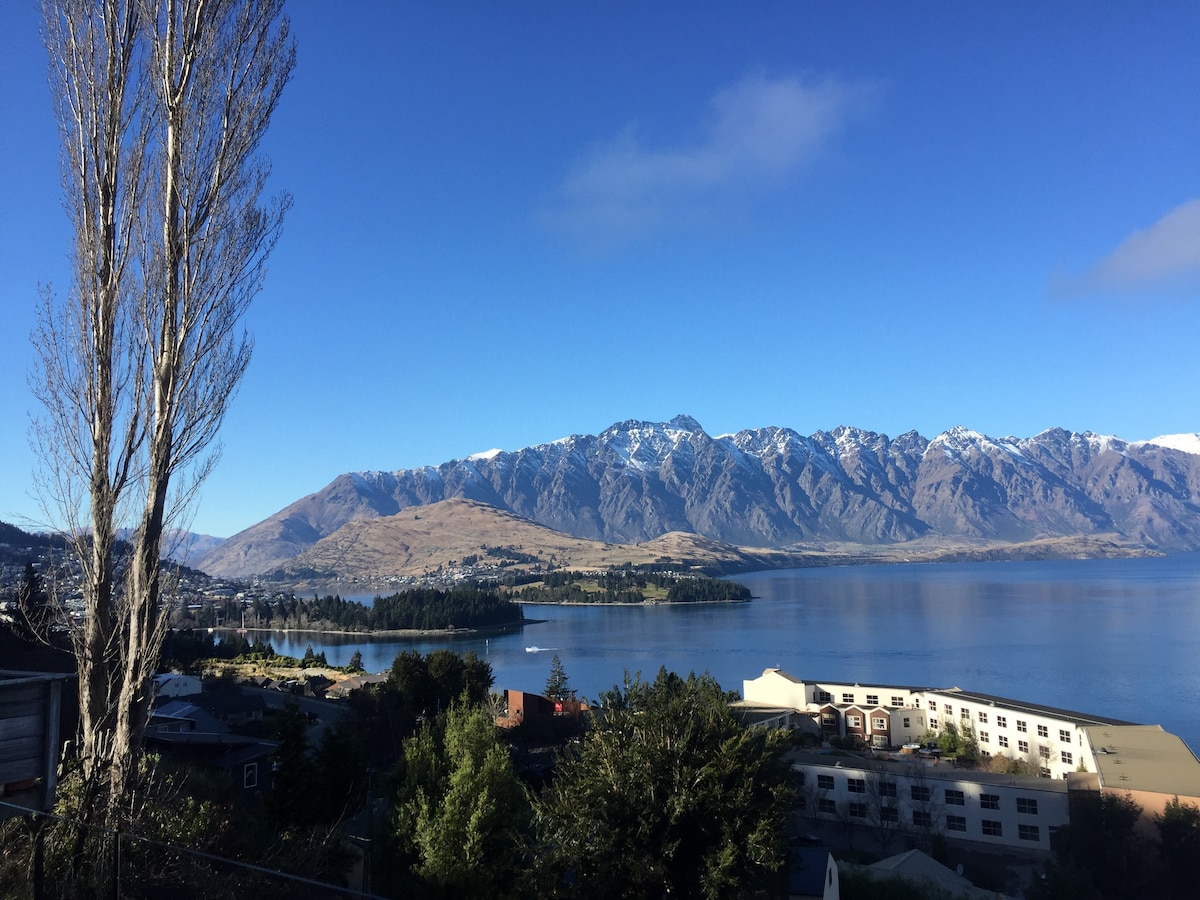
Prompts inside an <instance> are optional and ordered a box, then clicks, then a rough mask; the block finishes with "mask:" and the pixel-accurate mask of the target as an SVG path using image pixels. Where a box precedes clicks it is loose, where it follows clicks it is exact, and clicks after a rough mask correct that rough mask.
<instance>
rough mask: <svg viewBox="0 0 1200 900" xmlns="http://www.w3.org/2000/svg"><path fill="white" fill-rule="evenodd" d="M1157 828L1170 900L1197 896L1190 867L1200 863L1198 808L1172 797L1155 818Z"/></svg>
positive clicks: (1197, 890)
mask: <svg viewBox="0 0 1200 900" xmlns="http://www.w3.org/2000/svg"><path fill="white" fill-rule="evenodd" d="M1154 824H1155V825H1156V826H1157V828H1158V851H1159V856H1160V857H1161V859H1162V863H1163V868H1164V869H1165V870H1166V872H1165V874H1166V879H1167V885H1168V890H1169V892H1170V893H1169V896H1171V897H1197V896H1200V885H1198V884H1197V882H1196V874H1195V873H1194V872H1193V871H1192V866H1193V865H1195V863H1196V861H1197V860H1200V808H1198V807H1197V806H1196V805H1195V804H1193V803H1180V802H1179V798H1178V797H1175V798H1173V799H1172V800H1171V801H1170V802H1169V803H1168V804H1167V806H1166V808H1165V809H1164V810H1163V811H1162V812H1161V813H1158V814H1156V815H1155V816H1154Z"/></svg>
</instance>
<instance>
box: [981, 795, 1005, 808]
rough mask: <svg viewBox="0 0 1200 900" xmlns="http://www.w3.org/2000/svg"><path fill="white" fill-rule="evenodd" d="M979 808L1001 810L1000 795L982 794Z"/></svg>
mask: <svg viewBox="0 0 1200 900" xmlns="http://www.w3.org/2000/svg"><path fill="white" fill-rule="evenodd" d="M979 806H980V808H981V809H999V808H1000V795H999V794H980V795H979Z"/></svg>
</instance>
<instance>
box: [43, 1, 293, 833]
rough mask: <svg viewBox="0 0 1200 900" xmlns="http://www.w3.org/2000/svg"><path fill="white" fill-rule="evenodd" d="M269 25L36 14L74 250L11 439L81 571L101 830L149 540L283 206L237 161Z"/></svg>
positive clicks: (270, 56) (120, 13)
mask: <svg viewBox="0 0 1200 900" xmlns="http://www.w3.org/2000/svg"><path fill="white" fill-rule="evenodd" d="M282 8H283V0H261V2H255V0H157V2H155V0H43V15H44V19H45V41H46V47H47V50H48V53H49V57H50V77H51V85H52V91H53V95H54V97H55V99H56V103H57V109H56V111H57V118H58V123H59V128H60V133H61V139H62V161H63V186H64V193H65V197H66V206H67V209H68V211H69V214H70V218H71V222H72V226H73V229H74V247H73V278H72V282H71V285H70V288H69V290H68V292H67V294H66V296H65V297H64V298H61V299H60V298H59V297H58V296H56V295H55V294H54V293H52V292H50V291H45V292H43V310H42V316H41V320H40V325H39V328H38V330H37V331H36V332H35V334H34V342H35V345H36V347H37V349H38V351H39V357H40V362H41V366H40V371H39V373H38V378H37V380H36V381H35V382H34V389H35V392H36V393H37V394H38V396H39V397H40V399H41V400H42V402H43V405H44V407H45V414H44V416H43V417H42V418H40V419H39V420H38V421H37V422H36V423H35V426H34V430H33V435H34V443H35V447H36V449H37V450H38V451H39V453H40V454H41V458H42V461H43V466H42V477H41V481H40V483H39V486H40V487H41V489H42V496H43V501H44V503H45V505H46V507H47V512H48V513H56V514H57V515H56V516H55V518H57V519H59V520H61V521H62V524H64V525H65V527H66V528H67V530H68V531H69V533H70V535H71V537H72V540H73V547H74V551H75V554H76V555H77V556H78V558H79V563H80V567H81V572H82V593H83V601H84V609H83V616H82V621H81V623H80V624H79V626H78V627H77V629H76V643H75V646H76V656H77V661H78V662H77V665H78V673H79V681H80V684H79V690H80V712H81V726H80V730H81V734H80V753H81V757H82V761H83V769H84V775H85V784H87V785H89V786H90V787H88V789H87V790H88V791H89V792H93V793H89V794H87V796H89V797H90V796H94V792H95V791H99V790H102V789H103V788H105V787H107V789H108V791H109V792H110V793H111V795H112V798H113V802H112V803H110V804H107V805H106V809H107V810H108V815H109V817H110V818H115V817H118V816H119V815H120V808H119V806H120V801H121V800H123V799H124V798H126V797H127V796H128V794H129V788H130V785H131V783H132V779H133V777H134V774H135V773H136V764H137V756H138V752H139V750H140V747H141V742H142V737H143V734H144V730H145V724H146V718H147V715H148V709H149V701H150V691H149V684H150V679H151V677H152V676H153V674H154V672H155V669H156V667H157V662H158V657H159V651H160V649H161V644H162V637H163V633H164V629H165V624H166V616H165V614H164V611H163V606H162V601H163V592H164V577H165V576H164V572H163V570H162V567H161V562H160V561H161V559H162V556H163V552H164V549H165V548H164V546H163V542H164V535H165V534H167V533H168V529H169V528H170V527H171V526H173V525H176V524H181V523H182V517H183V516H184V514H185V513H186V510H187V508H188V503H189V501H190V500H191V499H192V498H193V497H194V495H195V491H196V489H197V488H198V486H199V484H200V483H201V482H202V481H203V479H204V477H205V476H206V475H207V473H208V471H209V469H210V468H211V464H212V462H213V460H214V458H215V450H214V447H215V444H214V438H215V436H216V434H217V431H218V429H219V426H220V424H221V421H222V419H223V417H224V415H225V410H226V406H227V404H228V402H229V400H230V398H231V397H232V396H233V394H234V392H235V390H236V387H237V384H238V382H239V381H240V379H241V377H242V375H243V373H244V372H245V369H246V365H247V364H248V362H249V359H250V350H251V344H250V341H249V339H248V338H247V337H246V336H245V334H244V332H242V330H241V327H240V319H241V317H242V315H243V313H244V312H245V310H246V308H247V306H248V304H249V303H250V301H251V299H252V298H253V297H254V295H255V294H256V293H257V292H258V291H259V289H260V288H261V286H262V280H263V277H264V274H265V263H266V259H267V256H268V255H269V253H270V251H271V249H272V248H273V247H274V244H275V241H276V240H277V238H278V235H279V231H280V228H281V225H282V221H283V215H284V213H285V212H286V210H287V208H288V206H289V205H290V198H288V197H286V196H283V197H281V198H279V199H277V200H275V201H273V202H271V203H269V204H268V205H267V206H266V207H263V206H260V197H261V196H262V194H263V191H264V188H265V183H266V179H267V176H268V174H269V167H268V166H267V164H266V163H265V162H264V161H263V160H262V159H260V158H259V157H258V156H257V150H258V146H259V143H260V141H261V139H262V137H263V135H264V133H265V131H266V128H267V125H268V123H269V121H270V118H271V115H272V113H273V112H274V110H275V108H276V106H277V104H278V101H279V98H280V96H281V93H282V91H283V88H284V86H285V85H286V83H287V81H288V79H289V77H290V75H291V71H292V68H293V66H294V63H295V49H294V45H293V42H292V40H291V37H290V35H289V32H288V24H287V21H286V19H285V18H284V17H283V15H282ZM122 528H128V529H129V530H130V534H131V535H132V537H131V538H130V543H129V546H130V550H129V552H128V554H126V555H124V556H122V557H120V558H118V555H117V547H118V542H117V538H118V535H119V534H120V533H121V529H122ZM85 805H86V803H85Z"/></svg>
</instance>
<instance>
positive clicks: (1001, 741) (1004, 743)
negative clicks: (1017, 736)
mask: <svg viewBox="0 0 1200 900" xmlns="http://www.w3.org/2000/svg"><path fill="white" fill-rule="evenodd" d="M996 742H997V743H998V744H999V745H1000V746H1001V747H1005V748H1007V747H1008V736H1007V735H1003V734H1002V735H1000V736H999V737H997V738H996Z"/></svg>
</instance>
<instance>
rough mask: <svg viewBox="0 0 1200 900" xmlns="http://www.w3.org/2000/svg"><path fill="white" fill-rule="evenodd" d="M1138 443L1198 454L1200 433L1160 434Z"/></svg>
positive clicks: (1199, 450)
mask: <svg viewBox="0 0 1200 900" xmlns="http://www.w3.org/2000/svg"><path fill="white" fill-rule="evenodd" d="M1138 443H1139V444H1154V445H1155V446H1156V447H1166V448H1167V449H1168V450H1178V451H1180V452H1181V453H1194V454H1196V455H1200V433H1192V434H1162V435H1159V436H1158V437H1156V438H1150V440H1148V441H1138Z"/></svg>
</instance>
